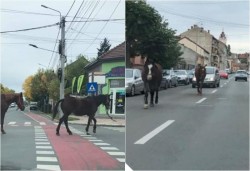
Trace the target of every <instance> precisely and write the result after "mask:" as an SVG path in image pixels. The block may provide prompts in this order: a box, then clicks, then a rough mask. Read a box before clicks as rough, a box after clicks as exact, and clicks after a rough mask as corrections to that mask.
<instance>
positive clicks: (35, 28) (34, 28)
mask: <svg viewBox="0 0 250 171" xmlns="http://www.w3.org/2000/svg"><path fill="white" fill-rule="evenodd" d="M59 24H60V23H55V24H51V25H46V26H40V27H33V28H28V29H21V30H11V31H1V32H0V33H11V32H20V31H29V30H37V29H42V28H47V27H53V26H56V25H59Z"/></svg>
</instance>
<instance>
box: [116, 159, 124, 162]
mask: <svg viewBox="0 0 250 171" xmlns="http://www.w3.org/2000/svg"><path fill="white" fill-rule="evenodd" d="M116 160H118V161H119V162H122V163H124V162H125V158H116Z"/></svg>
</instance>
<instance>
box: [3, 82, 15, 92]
mask: <svg viewBox="0 0 250 171" xmlns="http://www.w3.org/2000/svg"><path fill="white" fill-rule="evenodd" d="M0 85H1V93H15V90H12V89H9V88H8V87H5V86H4V85H3V84H2V83H0Z"/></svg>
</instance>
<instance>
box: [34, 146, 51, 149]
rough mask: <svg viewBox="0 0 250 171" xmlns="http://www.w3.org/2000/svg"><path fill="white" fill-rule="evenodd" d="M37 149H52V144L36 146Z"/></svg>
mask: <svg viewBox="0 0 250 171" xmlns="http://www.w3.org/2000/svg"><path fill="white" fill-rule="evenodd" d="M36 149H52V147H51V146H36Z"/></svg>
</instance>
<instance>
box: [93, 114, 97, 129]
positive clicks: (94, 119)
mask: <svg viewBox="0 0 250 171" xmlns="http://www.w3.org/2000/svg"><path fill="white" fill-rule="evenodd" d="M93 121H94V127H93V132H94V133H96V122H97V121H96V118H95V117H93Z"/></svg>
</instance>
